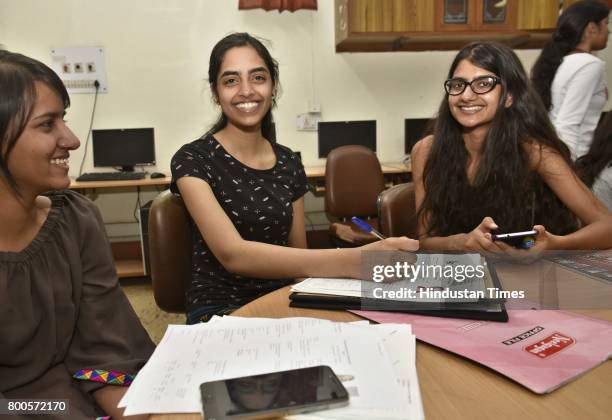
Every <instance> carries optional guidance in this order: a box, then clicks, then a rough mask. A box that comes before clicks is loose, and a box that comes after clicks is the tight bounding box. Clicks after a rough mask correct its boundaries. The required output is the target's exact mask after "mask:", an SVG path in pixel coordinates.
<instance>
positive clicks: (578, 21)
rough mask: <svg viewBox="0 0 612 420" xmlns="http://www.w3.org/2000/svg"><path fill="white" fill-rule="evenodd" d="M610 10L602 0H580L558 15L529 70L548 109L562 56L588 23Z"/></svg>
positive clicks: (598, 20)
mask: <svg viewBox="0 0 612 420" xmlns="http://www.w3.org/2000/svg"><path fill="white" fill-rule="evenodd" d="M609 13H610V10H609V9H608V6H606V5H605V4H603V3H602V2H601V1H598V0H582V1H578V2H576V3H574V4H572V5H571V6H570V7H568V8H567V10H565V11H564V12H563V13H562V14H561V16H559V20H558V21H557V29H556V30H555V32H554V34H553V35H552V39H551V40H550V41H548V42H547V43H546V45H544V48H542V52H541V53H540V56H539V57H538V59H537V60H536V62H535V64H534V65H533V68H532V70H531V81H532V82H533V85H534V88H535V90H536V91H537V92H538V94H539V95H540V97H541V98H542V102H544V106H545V107H546V109H548V110H550V107H551V105H552V102H551V94H550V88H551V86H552V82H553V80H554V78H555V73H556V72H557V69H558V68H559V66H560V65H561V62H562V61H563V57H565V56H566V55H567V54H569V53H570V52H572V51H574V50H575V49H576V46H577V45H578V44H579V43H580V41H581V40H582V35H583V34H584V30H585V29H586V27H587V25H588V24H589V23H591V22H594V23H599V22H601V21H602V20H603V19H605V18H606V17H607V16H608V14H609Z"/></svg>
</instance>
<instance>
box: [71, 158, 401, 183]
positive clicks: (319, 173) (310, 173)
mask: <svg viewBox="0 0 612 420" xmlns="http://www.w3.org/2000/svg"><path fill="white" fill-rule="evenodd" d="M381 168H382V171H383V174H385V175H399V174H407V173H409V172H410V170H411V168H410V164H409V163H408V164H404V163H402V162H394V163H382V164H381ZM304 170H305V172H306V177H307V178H310V179H315V178H324V177H325V166H305V167H304ZM171 180H172V178H171V177H169V176H167V177H165V178H155V179H152V178H143V179H134V180H124V181H85V182H79V181H76V180H75V179H74V178H72V179H71V182H70V189H72V190H83V189H97V188H130V187H148V186H156V185H169V184H170V181H171Z"/></svg>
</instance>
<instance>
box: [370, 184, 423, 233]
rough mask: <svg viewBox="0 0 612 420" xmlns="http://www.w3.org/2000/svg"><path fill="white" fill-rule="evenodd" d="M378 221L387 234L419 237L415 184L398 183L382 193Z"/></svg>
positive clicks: (382, 231) (379, 197)
mask: <svg viewBox="0 0 612 420" xmlns="http://www.w3.org/2000/svg"><path fill="white" fill-rule="evenodd" d="M377 207H378V222H379V224H380V230H381V233H382V234H383V235H385V236H408V237H409V238H416V237H417V220H416V203H415V198H414V184H413V183H412V182H408V183H406V184H398V185H394V186H393V187H391V188H389V189H388V190H385V191H383V192H381V193H380V195H379V196H378V201H377Z"/></svg>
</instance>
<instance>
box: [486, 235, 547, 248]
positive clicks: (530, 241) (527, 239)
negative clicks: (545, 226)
mask: <svg viewBox="0 0 612 420" xmlns="http://www.w3.org/2000/svg"><path fill="white" fill-rule="evenodd" d="M537 235H538V232H537V231H535V230H527V231H524V232H513V233H500V234H492V235H491V239H492V240H493V242H495V241H502V242H505V243H507V244H508V245H510V246H513V247H515V248H519V249H529V248H532V247H533V246H534V245H535V241H536V236H537Z"/></svg>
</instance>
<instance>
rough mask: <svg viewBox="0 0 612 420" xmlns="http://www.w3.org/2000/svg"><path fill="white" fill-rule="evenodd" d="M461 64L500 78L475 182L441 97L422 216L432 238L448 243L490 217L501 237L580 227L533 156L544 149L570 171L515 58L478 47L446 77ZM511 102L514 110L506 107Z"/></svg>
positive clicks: (500, 48) (500, 49) (497, 47)
mask: <svg viewBox="0 0 612 420" xmlns="http://www.w3.org/2000/svg"><path fill="white" fill-rule="evenodd" d="M462 60H468V61H469V62H470V63H472V64H473V65H475V66H478V67H481V68H483V69H486V70H488V71H490V72H492V73H494V74H495V75H497V76H498V77H499V78H500V79H501V93H500V98H499V103H498V104H497V111H496V113H495V117H494V118H493V121H492V122H491V126H490V128H489V130H488V133H487V135H486V138H485V141H484V146H483V147H484V148H483V151H482V157H481V159H480V162H479V165H478V168H477V170H476V174H475V177H474V179H473V180H472V181H470V180H468V176H467V170H466V168H467V166H468V158H469V156H468V152H467V150H466V148H465V144H464V140H463V131H462V126H461V125H460V124H459V123H458V122H457V120H455V118H454V117H453V115H452V114H451V110H450V107H449V104H448V94H446V95H445V96H444V99H443V100H442V103H441V104H440V108H439V111H438V116H437V119H436V125H435V128H434V140H433V144H432V147H431V150H430V152H429V156H428V159H427V163H426V164H425V168H424V173H423V184H424V187H425V198H424V201H423V203H422V206H421V208H420V209H419V212H418V217H419V219H420V220H421V221H422V222H424V225H425V230H426V233H427V235H428V236H449V235H453V234H457V233H465V232H469V231H471V230H472V229H474V228H475V227H476V226H477V225H478V224H479V223H480V222H481V221H482V219H483V217H484V216H492V217H493V218H494V220H495V221H496V223H497V224H498V226H499V227H500V231H515V230H527V229H531V226H533V223H534V222H537V221H538V220H539V219H541V218H542V217H544V216H545V220H546V226H547V228H549V230H551V231H552V232H555V233H561V232H565V231H566V230H567V229H572V228H575V218H574V217H573V216H572V215H571V213H569V210H567V208H565V206H564V205H563V204H562V203H561V202H560V201H559V199H558V198H557V197H556V195H555V194H554V193H553V192H552V191H551V190H550V189H549V188H548V187H547V186H546V185H545V184H544V183H543V181H542V180H541V179H540V177H539V175H537V173H535V171H534V168H532V164H531V163H530V158H529V153H528V149H530V148H532V147H536V148H539V149H540V151H541V147H542V146H547V147H548V148H550V149H551V150H554V151H556V152H557V153H559V154H560V155H561V156H562V157H563V159H564V160H565V161H566V162H567V163H568V165H571V161H570V154H569V150H568V148H567V146H565V144H563V143H562V142H561V141H560V140H559V138H558V137H557V135H556V133H555V130H554V128H553V126H552V124H551V123H550V120H549V119H548V115H547V112H546V110H545V109H544V106H543V105H542V102H541V101H540V99H539V97H538V95H537V94H536V93H535V92H534V91H533V89H532V88H531V86H530V84H529V81H528V79H527V74H526V73H525V70H524V69H523V66H522V65H521V62H520V61H519V59H518V57H517V56H516V54H515V53H514V52H513V51H512V50H511V49H510V48H509V47H506V46H504V45H501V44H498V43H495V42H474V43H472V44H469V45H467V46H466V47H464V48H463V49H462V50H461V51H459V53H458V54H457V56H456V57H455V59H454V61H453V63H452V65H451V67H450V70H449V72H448V78H449V79H450V78H452V77H453V75H454V73H455V69H456V68H457V66H458V65H459V63H460V62H461V61H462ZM509 95H511V98H512V103H511V105H510V106H509V107H506V103H507V100H508V97H509Z"/></svg>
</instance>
